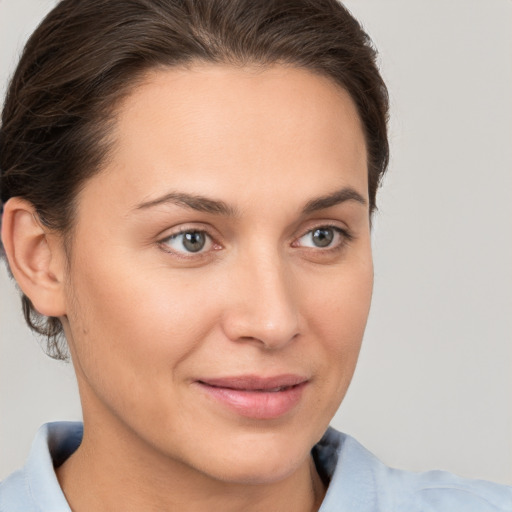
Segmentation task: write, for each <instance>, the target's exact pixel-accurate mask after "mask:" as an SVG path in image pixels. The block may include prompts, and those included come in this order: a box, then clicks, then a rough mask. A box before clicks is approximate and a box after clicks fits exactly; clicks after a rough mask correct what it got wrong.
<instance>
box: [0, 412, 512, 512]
mask: <svg viewBox="0 0 512 512" xmlns="http://www.w3.org/2000/svg"><path fill="white" fill-rule="evenodd" d="M82 432H83V428H82V424H81V423H69V422H59V423H48V424H46V425H43V426H42V427H41V428H40V429H39V431H38V433H37V435H36V438H35V440H34V443H33V445H32V449H31V451H30V455H29V457H28V460H27V463H26V464H25V467H24V468H23V469H21V470H20V471H17V472H15V473H13V474H12V475H10V476H9V477H8V478H7V479H6V480H4V481H3V482H2V483H0V512H36V511H37V512H70V508H69V505H68V504H67V502H66V498H65V497H64V494H63V493H62V490H61V488H60V486H59V482H58V481H57V477H56V476H55V471H54V469H53V468H54V466H58V465H60V464H62V463H63V462H64V461H65V460H66V458H67V457H69V456H70V455H71V454H72V453H73V452H74V451H75V450H76V449H77V447H78V446H79V444H80V441H81V439H82ZM313 457H314V459H315V462H316V465H317V468H318V471H319V473H320V474H321V475H322V476H323V478H324V479H327V480H329V481H330V483H329V487H328V489H327V494H326V496H325V499H324V501H323V503H322V506H321V508H320V511H319V512H512V487H509V486H506V485H499V484H493V483H491V482H485V481H483V480H468V479H464V478H459V477H457V476H455V475H452V474H451V473H447V472H444V471H429V472H426V473H413V472H410V471H401V470H397V469H392V468H389V467H387V466H385V465H384V464H383V463H382V462H380V461H379V460H378V459H377V458H376V457H375V456H374V455H372V454H371V453H370V452H369V451H368V450H366V449H365V448H363V446H361V445H360V444H359V443H358V442H357V441H356V440H355V439H353V438H352V437H350V436H348V435H346V434H342V433H340V432H337V431H336V430H334V429H332V428H330V429H329V430H327V432H326V433H325V435H324V437H323V438H322V440H321V441H320V442H319V443H318V444H317V445H315V447H314V448H313Z"/></svg>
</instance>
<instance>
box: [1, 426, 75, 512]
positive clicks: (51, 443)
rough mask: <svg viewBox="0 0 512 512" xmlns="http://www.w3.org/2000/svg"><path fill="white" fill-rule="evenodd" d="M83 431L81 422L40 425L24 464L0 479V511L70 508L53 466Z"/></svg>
mask: <svg viewBox="0 0 512 512" xmlns="http://www.w3.org/2000/svg"><path fill="white" fill-rule="evenodd" d="M82 433H83V428H82V424H81V423H75V422H73V423H72V422H58V423H49V424H46V425H43V426H42V427H41V428H40V429H39V431H38V432H37V434H36V437H35V439H34V442H33V443H32V448H31V450H30V454H29V457H28V459H27V462H26V464H25V466H24V467H23V468H22V469H20V470H19V471H16V472H15V473H13V474H11V475H10V476H8V477H7V478H6V479H5V480H4V481H2V482H0V512H36V511H38V512H39V511H49V510H51V511H52V512H70V509H69V506H68V504H67V502H66V499H65V497H64V494H63V493H62V490H61V488H60V486H59V482H58V480H57V476H56V474H55V470H54V467H55V466H58V465H60V464H61V463H62V462H64V460H65V459H66V458H67V457H69V456H70V455H71V454H72V453H73V452H74V451H75V450H76V448H77V447H78V446H79V444H80V442H81V439H82Z"/></svg>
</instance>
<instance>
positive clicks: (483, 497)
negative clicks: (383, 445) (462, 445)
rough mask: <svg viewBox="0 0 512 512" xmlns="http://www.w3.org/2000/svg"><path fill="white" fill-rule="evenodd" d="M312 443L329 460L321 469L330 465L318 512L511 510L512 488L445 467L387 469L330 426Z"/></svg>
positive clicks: (359, 445)
mask: <svg viewBox="0 0 512 512" xmlns="http://www.w3.org/2000/svg"><path fill="white" fill-rule="evenodd" d="M317 446H319V450H320V452H323V457H324V461H326V460H327V459H329V462H328V464H327V466H324V468H325V467H329V464H330V465H331V470H330V472H331V475H330V476H331V481H330V484H329V488H328V491H327V494H326V497H325V500H324V504H323V505H322V508H321V509H320V512H335V511H339V510H357V511H358V512H388V511H393V512H458V511H464V512H512V487H509V486H506V485H500V484H495V483H492V482H487V481H483V480H470V479H465V478H461V477H459V476H456V475H453V474H452V473H448V472H446V471H428V472H424V473H415V472H412V471H404V470H399V469H393V468H390V467H388V466H386V465H385V464H383V463H382V462H381V461H380V460H379V459H378V458H377V457H375V456H374V455H373V454H371V453H370V452H369V451H368V450H366V449H365V448H364V447H363V446H362V445H361V444H360V443H358V442H357V441H356V440H355V439H354V438H352V437H350V436H348V435H346V434H342V433H340V432H336V431H335V430H334V429H329V430H328V431H327V433H326V436H324V438H323V439H322V441H321V442H320V445H317ZM315 449H317V447H315ZM317 464H318V462H317ZM321 464H322V463H321Z"/></svg>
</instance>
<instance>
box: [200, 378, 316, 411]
mask: <svg viewBox="0 0 512 512" xmlns="http://www.w3.org/2000/svg"><path fill="white" fill-rule="evenodd" d="M308 382H309V380H308V379H307V378H306V377H303V376H299V375H291V374H287V375H276V376H272V377H259V376H255V375H243V376H236V377H222V378H211V379H210V378H207V379H199V380H197V381H195V383H196V384H197V385H198V386H199V387H200V388H201V390H202V391H203V392H205V393H206V394H207V395H208V396H209V397H210V398H212V399H213V400H214V401H215V402H217V403H220V404H221V405H222V406H225V407H227V408H228V409H231V410H232V411H234V412H236V413H237V414H239V415H241V416H245V417H247V418H253V419H261V420H265V419H275V418H279V417H280V416H283V415H285V414H286V413H287V412H289V411H291V410H292V409H293V408H294V407H295V406H296V405H297V404H298V403H299V401H300V399H301V397H302V393H303V391H304V389H305V388H306V386H307V385H308Z"/></svg>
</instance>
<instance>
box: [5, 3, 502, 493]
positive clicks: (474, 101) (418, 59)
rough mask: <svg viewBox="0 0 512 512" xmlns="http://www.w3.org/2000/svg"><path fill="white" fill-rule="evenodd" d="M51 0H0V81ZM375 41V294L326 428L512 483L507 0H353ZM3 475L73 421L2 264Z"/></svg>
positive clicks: (76, 413) (72, 400)
mask: <svg viewBox="0 0 512 512" xmlns="http://www.w3.org/2000/svg"><path fill="white" fill-rule="evenodd" d="M53 3H54V2H53V1H50V0H0V37H1V43H0V84H1V87H2V91H5V86H6V83H7V79H8V76H9V74H10V73H11V72H12V70H13V68H14V65H15V62H16V59H17V56H18V54H19V51H20V49H21V48H22V45H23V43H24V41H25V40H26V38H27V36H28V34H29V33H30V32H31V31H32V30H33V29H34V28H35V26H36V24H37V23H38V22H39V20H40V19H41V18H42V16H43V15H44V14H45V13H46V12H47V11H48V10H49V9H50V7H51V6H52V5H53ZM346 4H347V6H348V7H349V8H350V9H351V10H352V12H353V13H354V14H355V15H356V17H358V18H359V19H360V20H361V21H362V23H363V25H364V26H365V28H366V29H367V31H368V32H369V33H370V35H371V36H372V38H373V40H374V41H375V43H376V45H377V47H378V48H379V50H380V61H381V68H382V71H383V74H384V77H385V79H386V81H387V83H388V86H389V89H390V93H391V105H392V111H391V113H392V122H391V149H392V159H391V165H390V169H389V173H388V176H387V178H386V180H385V183H384V187H383V189H382V190H381V192H380V201H379V204H380V209H379V212H378V213H377V215H376V217H375V220H374V233H373V241H374V251H375V292H374V301H373V307H372V311H371V314H370V320H369V324H368V328H367V332H366V335H365V341H364V345H363V350H362V353H361V357H360V360H359V364H358V369H357V371H356V375H355V378H354V380H353V382H352V385H351V388H350V390H349V393H348V395H347V398H346V399H345V401H344V403H343V405H342V407H341V409H340V411H339V412H338V414H337V415H336V417H335V418H334V421H333V425H334V426H335V427H337V428H338V429H341V430H343V431H345V432H347V433H350V434H352V435H353V436H355V437H356V438H357V439H358V440H359V441H360V442H362V443H363V444H364V445H366V447H367V448H369V449H370V450H371V451H373V452H374V453H376V454H377V455H378V456H379V457H380V458H381V459H383V460H384V461H385V462H386V463H387V464H389V465H392V466H397V467H401V468H406V469H412V470H424V469H433V468H443V469H447V470H450V471H453V472H456V473H459V474H461V475H463V476H467V477H477V478H484V479H490V480H495V481H499V482H503V483H508V484H512V372H511V365H512V265H511V262H512V30H511V27H512V2H511V1H510V0H443V1H440V0H437V1H433V0H351V1H348V2H346ZM0 339H1V343H0V479H1V478H3V477H5V476H6V475H7V474H8V473H10V472H11V471H12V470H14V469H15V468H17V467H19V466H20V465H22V463H23V461H24V459H25V457H26V455H27V452H28V450H29V447H30V443H31V440H32V438H33V436H34V433H35V431H36V429H37V428H38V426H39V425H40V424H42V423H43V422H46V421H50V420H63V419H78V418H80V406H79V401H78V396H77V391H76V385H75V381H74V377H73V373H72V370H71V367H70V365H66V364H63V363H58V362H55V361H53V360H51V359H49V358H47V357H46V356H45V355H44V354H43V353H42V351H41V349H40V347H39V346H38V341H37V340H36V339H35V338H34V337H33V336H32V335H31V334H30V332H29V330H28V328H26V327H25V326H24V323H23V320H22V317H21V313H20V307H19V300H18V296H17V292H16V290H15V288H14V285H13V283H12V282H10V280H9V278H8V276H7V272H6V270H5V268H4V266H3V265H2V268H1V269H0Z"/></svg>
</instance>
